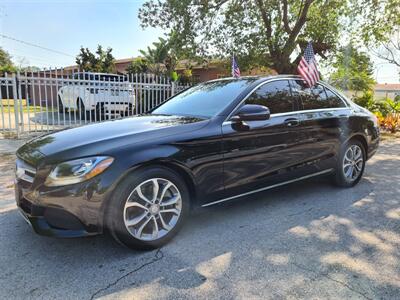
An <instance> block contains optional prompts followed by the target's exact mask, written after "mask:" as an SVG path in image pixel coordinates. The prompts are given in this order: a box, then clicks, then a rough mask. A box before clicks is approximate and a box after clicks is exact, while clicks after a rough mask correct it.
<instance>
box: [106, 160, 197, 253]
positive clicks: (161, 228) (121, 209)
mask: <svg viewBox="0 0 400 300" xmlns="http://www.w3.org/2000/svg"><path fill="white" fill-rule="evenodd" d="M155 182H156V183H157V184H155ZM156 185H158V187H159V189H158V193H157V201H158V202H159V203H158V204H151V205H150V203H149V202H147V201H145V200H144V198H146V199H147V200H148V201H150V202H151V203H154V202H152V200H154V194H153V192H154V189H153V188H154V186H156ZM167 187H168V189H167ZM139 189H140V191H141V193H142V197H144V198H141V196H140V195H139V193H138V191H139ZM163 194H164V197H162V195H163ZM150 198H153V199H150ZM160 198H161V199H160ZM174 201H176V202H175V203H174ZM167 203H171V204H170V205H166V204H167ZM172 203H174V204H172ZM189 203H190V200H189V192H188V188H187V186H186V184H185V182H184V181H183V180H182V178H181V177H180V176H179V175H178V174H176V173H175V172H173V171H172V170H170V169H167V168H163V167H151V168H147V169H144V170H141V171H137V172H134V173H131V174H130V175H128V176H127V177H126V178H125V179H124V180H123V181H122V182H121V183H120V184H119V185H118V186H117V187H116V190H115V192H114V194H113V195H112V199H111V201H110V204H109V206H108V209H107V212H106V216H105V217H106V224H107V228H108V230H109V231H110V233H111V235H112V236H113V237H114V238H115V239H116V240H117V241H118V242H120V243H121V244H123V245H125V246H127V247H129V248H132V249H136V250H151V249H156V248H160V247H162V246H163V245H165V244H166V243H168V242H169V241H170V240H171V239H172V238H173V237H174V236H175V235H176V234H177V233H178V231H179V230H180V228H181V227H182V225H183V223H184V221H185V220H186V218H187V215H188V214H189ZM167 210H169V211H167ZM173 210H174V211H173ZM177 212H179V213H177ZM156 228H157V230H158V231H157V230H156ZM156 232H157V234H156Z"/></svg>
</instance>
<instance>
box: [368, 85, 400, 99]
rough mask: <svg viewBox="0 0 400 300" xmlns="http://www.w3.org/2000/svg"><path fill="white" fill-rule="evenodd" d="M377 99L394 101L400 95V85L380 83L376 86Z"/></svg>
mask: <svg viewBox="0 0 400 300" xmlns="http://www.w3.org/2000/svg"><path fill="white" fill-rule="evenodd" d="M374 91H375V98H377V99H380V98H390V99H394V98H395V97H396V96H398V95H400V83H378V84H376V85H375V88H374Z"/></svg>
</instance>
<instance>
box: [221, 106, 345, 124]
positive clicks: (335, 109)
mask: <svg viewBox="0 0 400 300" xmlns="http://www.w3.org/2000/svg"><path fill="white" fill-rule="evenodd" d="M348 109H350V107H337V108H320V109H308V110H296V111H291V112H287V113H277V114H271V116H270V118H273V117H282V116H291V115H298V114H302V113H317V112H324V111H337V110H348ZM266 121H268V120H266ZM228 124H229V125H230V124H232V121H230V120H226V121H224V122H223V123H222V125H228Z"/></svg>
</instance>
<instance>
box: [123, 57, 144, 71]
mask: <svg viewBox="0 0 400 300" xmlns="http://www.w3.org/2000/svg"><path fill="white" fill-rule="evenodd" d="M148 69H149V64H148V62H147V60H146V59H144V58H142V57H138V58H135V59H134V60H133V61H132V62H131V64H130V65H129V66H128V67H127V68H126V72H127V73H128V74H139V73H146V72H147V71H148Z"/></svg>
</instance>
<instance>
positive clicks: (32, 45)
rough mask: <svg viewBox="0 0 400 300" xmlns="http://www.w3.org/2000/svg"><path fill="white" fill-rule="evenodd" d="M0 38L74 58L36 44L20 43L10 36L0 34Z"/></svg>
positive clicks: (20, 41)
mask: <svg viewBox="0 0 400 300" xmlns="http://www.w3.org/2000/svg"><path fill="white" fill-rule="evenodd" d="M0 36H1V37H2V38H5V39H9V40H12V41H15V42H18V43H21V44H25V45H28V46H31V47H36V48H39V49H43V50H46V51H50V52H53V53H57V54H61V55H65V56H69V57H75V56H73V55H71V54H68V53H65V52H61V51H57V50H53V49H50V48H46V47H43V46H40V45H36V44H32V43H29V42H25V41H22V40H18V39H16V38H13V37H11V36H7V35H4V34H1V33H0Z"/></svg>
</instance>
